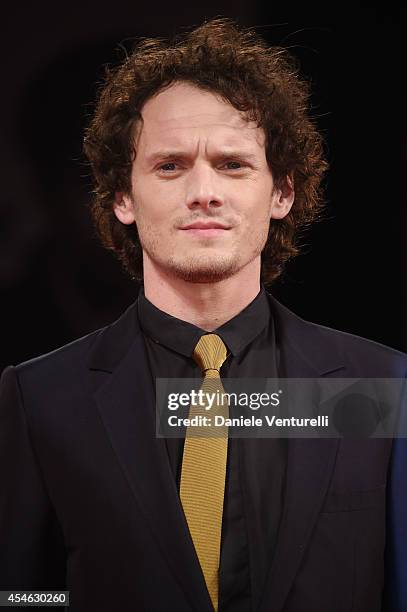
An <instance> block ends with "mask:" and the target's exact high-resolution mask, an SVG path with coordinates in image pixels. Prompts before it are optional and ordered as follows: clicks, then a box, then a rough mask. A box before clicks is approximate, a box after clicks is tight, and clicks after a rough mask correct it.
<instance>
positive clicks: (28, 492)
mask: <svg viewBox="0 0 407 612" xmlns="http://www.w3.org/2000/svg"><path fill="white" fill-rule="evenodd" d="M0 590H3V591H6V590H7V591H8V590H26V591H28V590H47V591H48V590H66V589H65V548H64V541H63V535H62V531H61V527H60V525H59V523H58V520H57V517H56V515H55V511H54V509H53V507H52V504H51V502H50V499H49V496H48V494H47V490H46V487H45V484H44V480H43V477H42V474H41V470H40V467H39V465H38V462H37V460H36V457H35V453H34V451H33V447H32V444H31V440H30V433H29V430H28V425H27V420H26V416H25V411H24V406H23V402H22V398H21V393H20V389H19V384H18V379H17V372H16V369H15V368H14V367H9V368H7V369H6V370H5V371H4V372H3V375H2V377H1V380H0ZM55 609H57V608H55ZM59 610H61V608H59Z"/></svg>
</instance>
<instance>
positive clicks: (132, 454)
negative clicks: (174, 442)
mask: <svg viewBox="0 0 407 612" xmlns="http://www.w3.org/2000/svg"><path fill="white" fill-rule="evenodd" d="M136 315H137V313H136V309H135V307H134V306H133V307H131V308H130V309H128V311H127V312H126V313H125V314H124V315H123V317H121V319H119V320H118V321H117V322H116V323H115V324H114V325H113V326H110V327H109V328H106V329H105V330H104V331H103V332H102V334H101V335H100V337H99V338H98V341H97V342H96V346H95V347H94V349H93V351H92V355H91V357H90V360H89V366H90V369H92V370H99V371H101V370H102V371H104V372H107V373H108V375H107V377H106V378H107V380H105V382H104V383H103V384H102V385H101V386H99V388H98V389H97V391H96V392H95V394H94V397H95V400H96V402H97V406H98V409H99V412H100V415H101V418H102V421H103V423H104V426H105V428H106V432H107V435H108V437H109V439H110V442H111V444H112V447H113V449H114V452H115V454H116V456H117V459H118V461H119V463H120V465H121V467H122V470H123V473H124V475H125V477H126V479H127V481H128V483H129V489H130V491H131V497H132V499H133V502H134V503H135V504H137V506H138V508H139V510H140V511H141V513H142V514H143V515H144V517H145V520H146V527H147V528H148V527H149V528H150V529H151V532H152V535H153V537H154V538H155V541H156V545H157V549H159V550H160V551H161V553H162V555H163V557H164V558H165V559H166V561H167V563H168V566H169V568H170V570H171V572H172V573H173V575H174V578H175V580H176V581H177V582H178V583H179V584H180V586H181V588H182V589H183V590H184V593H185V597H186V599H187V601H188V603H189V606H190V608H191V610H195V609H196V610H198V609H199V610H204V609H207V610H208V611H209V610H211V609H212V607H211V603H210V599H209V595H208V592H207V590H206V586H205V582H204V579H203V575H202V572H201V569H200V566H199V562H198V560H197V557H196V554H195V550H194V548H193V544H192V540H191V538H190V536H189V531H188V528H187V525H186V522H185V518H184V514H183V511H182V507H181V504H180V501H179V496H178V491H177V488H176V484H175V481H174V477H173V475H172V472H171V468H170V465H169V460H168V455H167V450H166V446H165V440H164V439H163V438H156V435H155V396H154V392H153V387H152V384H151V372H150V370H149V366H148V361H147V353H146V350H145V346H144V339H143V337H142V334H141V333H140V329H139V326H138V322H137V316H136ZM139 528H141V529H142V528H143V526H139Z"/></svg>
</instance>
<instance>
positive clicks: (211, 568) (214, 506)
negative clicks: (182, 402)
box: [180, 334, 229, 612]
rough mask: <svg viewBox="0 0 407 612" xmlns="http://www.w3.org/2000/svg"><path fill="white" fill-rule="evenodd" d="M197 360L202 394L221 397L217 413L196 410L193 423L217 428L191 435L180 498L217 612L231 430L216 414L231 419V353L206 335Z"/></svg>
mask: <svg viewBox="0 0 407 612" xmlns="http://www.w3.org/2000/svg"><path fill="white" fill-rule="evenodd" d="M193 357H194V359H195V361H196V363H197V364H198V365H199V367H200V368H201V371H202V374H203V376H204V380H203V382H202V386H201V389H202V391H203V392H204V393H209V394H215V396H214V397H215V401H214V403H213V405H212V408H211V410H205V406H201V405H197V406H194V405H191V406H190V410H189V417H190V418H192V417H194V416H196V415H204V416H206V417H210V418H211V419H212V425H211V426H210V427H204V426H199V425H198V426H190V427H188V428H187V430H186V434H185V446H184V454H183V458H182V470H181V484H180V498H181V503H182V506H183V509H184V513H185V517H186V519H187V523H188V527H189V531H190V533H191V537H192V541H193V543H194V546H195V550H196V553H197V556H198V559H199V563H200V564H201V568H202V572H203V575H204V578H205V582H206V586H207V588H208V592H209V595H210V598H211V601H212V604H213V607H214V609H215V611H216V612H217V610H218V598H219V562H220V542H221V534H222V515H223V500H224V494H225V478H226V462H227V454H228V428H227V426H218V427H215V425H214V423H215V414H216V415H222V416H224V417H226V418H227V417H228V416H229V406H228V404H227V402H226V401H223V402H222V393H224V388H223V385H222V382H221V379H220V373H219V371H220V368H221V367H222V364H223V363H224V361H225V360H226V357H227V349H226V346H225V344H224V343H223V341H222V339H221V338H220V337H219V336H218V335H216V334H205V335H204V336H201V338H200V339H199V341H198V343H197V345H196V347H195V350H194V353H193ZM204 397H205V396H204ZM218 398H219V401H218ZM224 399H225V398H224Z"/></svg>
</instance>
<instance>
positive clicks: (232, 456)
mask: <svg viewBox="0 0 407 612" xmlns="http://www.w3.org/2000/svg"><path fill="white" fill-rule="evenodd" d="M138 317H139V321H140V325H141V328H142V330H143V335H144V339H145V343H146V349H147V354H148V358H149V363H150V368H151V374H152V384H154V389H155V378H199V379H202V373H201V371H200V369H199V367H198V365H197V364H196V363H195V361H194V359H193V357H192V354H193V351H194V348H195V346H196V344H197V342H198V340H199V338H200V337H201V336H202V335H204V334H206V333H208V332H207V331H205V330H203V329H200V328H199V327H196V326H195V325H192V324H191V323H188V322H186V321H182V320H180V319H177V318H175V317H173V316H171V315H169V314H167V313H166V312H164V311H162V310H160V309H159V308H157V307H156V306H154V304H152V303H151V302H150V301H149V300H148V299H147V298H146V297H145V294H144V288H143V287H141V288H140V291H139V296H138ZM211 333H216V334H218V335H219V336H220V337H221V338H222V340H223V342H224V343H225V345H226V347H227V348H228V349H229V351H230V354H229V356H228V358H227V359H226V361H225V362H224V364H223V365H222V367H221V369H220V375H221V378H222V379H225V378H242V377H245V378H247V377H250V378H274V377H277V376H278V347H277V344H276V340H275V330H274V319H273V316H272V312H271V311H270V306H269V301H268V298H267V295H266V292H265V289H264V286H262V287H261V290H260V292H259V293H258V295H257V296H256V298H255V299H254V300H253V301H252V302H251V303H250V304H249V305H248V306H246V308H244V310H242V311H241V312H240V313H239V314H238V315H236V316H235V317H233V318H232V319H230V320H229V321H228V322H227V323H225V324H224V325H222V326H221V327H219V328H218V329H216V330H213V332H211ZM226 390H227V389H226ZM166 444H167V450H168V457H169V462H170V466H171V469H172V472H173V474H174V478H175V481H176V483H177V487H178V491H179V485H180V476H181V466H182V454H183V448H184V439H182V438H171V439H170V438H167V439H166ZM286 464H287V440H286V439H283V438H282V439H262V438H257V439H255V438H254V439H253V438H252V439H240V438H230V439H229V444H228V460H227V467H226V484H225V499H224V508H223V522H222V541H221V559H220V576H219V611H220V612H249V611H250V610H252V609H254V606H255V604H256V603H257V602H255V601H253V593H254V592H256V593H258V594H259V595H260V594H261V590H262V587H263V585H264V583H265V580H266V577H267V571H268V569H269V568H270V565H271V562H272V559H273V554H274V549H275V544H276V538H277V533H278V527H279V521H280V516H281V510H282V500H283V495H284V482H285V472H286Z"/></svg>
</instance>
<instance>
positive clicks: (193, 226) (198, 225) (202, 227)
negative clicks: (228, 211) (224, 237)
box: [180, 221, 229, 230]
mask: <svg viewBox="0 0 407 612" xmlns="http://www.w3.org/2000/svg"><path fill="white" fill-rule="evenodd" d="M180 229H182V230H191V229H199V230H210V229H223V230H227V229H229V227H227V226H226V225H222V224H221V223H214V222H210V223H203V222H200V221H197V222H196V223H191V224H190V225H185V226H184V227H181V228H180Z"/></svg>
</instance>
